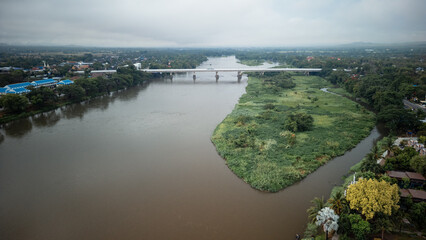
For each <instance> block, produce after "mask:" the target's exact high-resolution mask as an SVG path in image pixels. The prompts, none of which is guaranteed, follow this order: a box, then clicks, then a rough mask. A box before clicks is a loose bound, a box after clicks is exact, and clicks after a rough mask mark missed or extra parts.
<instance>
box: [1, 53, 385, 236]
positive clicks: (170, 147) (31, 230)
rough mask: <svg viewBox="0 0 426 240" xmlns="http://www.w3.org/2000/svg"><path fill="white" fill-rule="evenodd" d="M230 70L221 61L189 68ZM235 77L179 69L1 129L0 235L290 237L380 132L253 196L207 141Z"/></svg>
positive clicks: (225, 110)
mask: <svg viewBox="0 0 426 240" xmlns="http://www.w3.org/2000/svg"><path fill="white" fill-rule="evenodd" d="M238 66H241V65H240V64H238V63H237V61H236V59H235V57H221V58H210V59H209V61H207V62H205V63H203V64H202V65H201V66H200V68H209V67H213V68H232V67H238ZM246 84H247V78H246V77H244V78H243V79H242V81H241V83H238V82H237V75H236V73H220V79H219V82H218V83H216V81H215V78H214V74H211V73H205V74H203V73H200V74H198V75H197V80H196V81H195V82H194V81H193V80H192V74H183V75H178V76H175V77H174V78H173V81H171V80H170V79H163V80H153V81H152V82H150V83H149V84H147V85H145V86H140V87H135V88H132V89H128V90H125V91H121V92H117V93H114V94H112V95H111V96H106V97H102V98H98V99H94V100H91V101H90V102H86V103H83V104H75V105H70V106H67V107H64V108H62V109H58V110H56V111H52V112H48V113H44V114H41V115H38V116H34V117H31V118H28V119H22V120H19V121H16V122H12V123H9V124H7V125H5V126H3V128H2V129H0V134H1V135H2V136H3V138H2V137H1V135H0V239H4V240H9V239H11V240H16V239H31V240H48V239H52V240H58V239H70V240H71V239H72V240H74V239H245V240H247V239H271V240H272V239H277V240H278V239H294V236H295V234H296V233H299V234H301V233H303V230H304V227H305V224H306V222H307V214H306V209H307V208H308V207H309V205H310V200H311V199H313V198H314V197H316V196H325V197H328V195H329V194H330V191H331V188H332V187H333V186H334V185H337V184H340V183H341V179H342V176H343V175H344V174H346V173H347V172H348V170H349V168H350V166H352V165H353V164H355V163H356V162H358V161H359V160H360V159H361V158H362V157H363V156H364V155H365V154H366V153H367V152H368V151H369V150H370V148H371V146H372V143H373V140H374V139H376V138H378V137H379V136H380V134H379V133H378V131H377V130H376V129H374V130H373V131H372V132H371V134H370V136H369V137H367V138H366V139H365V140H363V141H362V142H361V143H360V144H359V145H358V146H357V147H356V148H354V149H352V150H351V151H349V152H347V153H346V154H345V155H344V156H342V157H338V158H336V159H334V160H332V161H331V162H329V163H328V164H326V165H325V166H323V167H321V168H320V169H318V171H316V172H315V173H313V174H311V175H309V176H308V177H307V178H306V179H304V180H303V181H301V182H299V183H297V184H295V185H293V186H291V187H289V188H286V189H285V190H282V191H280V192H278V193H263V192H259V191H257V190H254V189H252V188H251V187H250V186H249V185H248V184H246V183H244V182H243V181H242V180H240V179H239V178H238V177H236V176H235V175H234V174H233V173H232V172H231V171H230V170H229V169H228V167H227V166H226V165H225V161H224V160H223V159H222V158H221V157H220V156H219V155H218V154H217V153H216V150H215V147H214V146H213V144H212V143H211V141H210V136H211V134H212V132H213V130H214V129H215V127H216V126H217V124H219V123H220V122H221V121H222V120H223V119H224V118H225V116H226V115H227V114H229V113H230V112H231V111H232V109H233V107H234V105H235V104H236V103H237V102H238V98H239V97H240V96H241V95H242V94H243V93H244V91H245V86H246ZM2 139H3V140H2Z"/></svg>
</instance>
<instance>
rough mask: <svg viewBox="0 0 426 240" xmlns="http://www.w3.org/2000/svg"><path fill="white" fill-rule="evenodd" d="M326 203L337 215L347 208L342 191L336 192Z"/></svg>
mask: <svg viewBox="0 0 426 240" xmlns="http://www.w3.org/2000/svg"><path fill="white" fill-rule="evenodd" d="M328 202H329V203H330V204H331V209H333V210H334V212H335V213H336V214H337V215H340V214H341V213H342V211H343V210H344V208H345V206H347V202H346V199H345V196H344V195H343V192H342V191H337V192H336V193H335V194H334V195H333V197H331V198H330V199H329V200H328Z"/></svg>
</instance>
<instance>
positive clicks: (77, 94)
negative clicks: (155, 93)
mask: <svg viewBox="0 0 426 240" xmlns="http://www.w3.org/2000/svg"><path fill="white" fill-rule="evenodd" d="M150 77H151V74H148V73H144V72H140V71H137V70H136V69H135V68H134V66H130V67H127V68H120V69H119V70H118V71H117V73H116V74H113V75H112V76H111V77H96V78H86V77H82V78H79V79H77V80H75V84H73V85H68V86H60V87H58V88H56V89H51V88H47V87H40V88H33V89H32V91H31V92H29V93H27V94H26V95H14V94H6V95H4V96H1V97H0V106H3V107H4V108H5V111H4V113H3V114H2V115H1V116H0V123H6V122H10V121H13V120H17V119H20V118H24V117H28V116H32V115H35V114H38V113H41V112H44V111H49V110H53V109H55V108H58V107H61V106H64V105H66V104H69V103H75V102H80V101H84V100H88V99H90V98H94V97H97V96H102V95H105V94H109V93H110V92H112V91H117V90H121V89H125V88H128V87H132V86H136V85H139V84H142V83H143V82H145V81H147V80H148V79H149V78H150Z"/></svg>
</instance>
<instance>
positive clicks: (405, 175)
mask: <svg viewBox="0 0 426 240" xmlns="http://www.w3.org/2000/svg"><path fill="white" fill-rule="evenodd" d="M386 174H387V175H388V176H389V177H391V178H395V179H396V180H398V185H400V186H402V185H403V181H404V179H408V180H409V181H410V188H416V187H422V186H423V185H424V183H425V181H426V179H425V178H424V177H423V175H421V174H420V173H415V172H400V171H386Z"/></svg>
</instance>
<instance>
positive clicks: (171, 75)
mask: <svg viewBox="0 0 426 240" xmlns="http://www.w3.org/2000/svg"><path fill="white" fill-rule="evenodd" d="M170 79H171V80H172V81H173V73H170Z"/></svg>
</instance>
